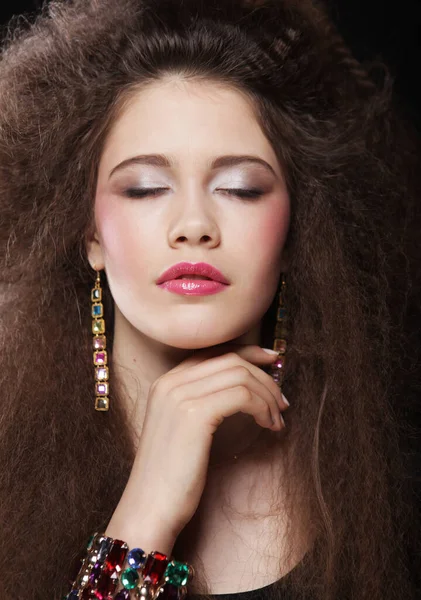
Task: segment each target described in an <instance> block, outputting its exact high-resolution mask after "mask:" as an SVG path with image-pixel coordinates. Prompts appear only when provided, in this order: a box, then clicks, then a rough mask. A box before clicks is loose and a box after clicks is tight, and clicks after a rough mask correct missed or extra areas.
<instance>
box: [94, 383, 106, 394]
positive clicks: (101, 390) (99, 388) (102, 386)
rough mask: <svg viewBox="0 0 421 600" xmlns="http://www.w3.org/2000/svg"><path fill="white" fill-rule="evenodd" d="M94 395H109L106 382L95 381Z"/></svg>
mask: <svg viewBox="0 0 421 600" xmlns="http://www.w3.org/2000/svg"><path fill="white" fill-rule="evenodd" d="M95 393H96V394H97V396H108V394H109V385H108V383H106V382H102V383H100V382H99V381H97V383H96V384H95Z"/></svg>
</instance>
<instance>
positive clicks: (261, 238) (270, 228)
mask: <svg viewBox="0 0 421 600" xmlns="http://www.w3.org/2000/svg"><path fill="white" fill-rule="evenodd" d="M288 228H289V204H288V203H287V202H285V203H283V205H282V206H281V207H279V205H278V204H275V203H273V204H272V205H271V206H269V205H268V206H267V207H265V210H264V211H263V212H262V214H260V215H259V216H258V218H257V219H256V222H255V223H254V224H253V225H252V226H251V227H250V230H249V235H248V240H247V244H248V245H249V248H253V254H254V256H256V259H258V260H257V262H258V263H259V264H260V265H261V266H263V270H264V271H273V269H276V268H277V267H278V265H279V261H280V259H281V257H282V249H283V247H284V244H285V240H286V237H287V234H288Z"/></svg>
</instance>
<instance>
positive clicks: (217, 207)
mask: <svg viewBox="0 0 421 600" xmlns="http://www.w3.org/2000/svg"><path fill="white" fill-rule="evenodd" d="M3 47H4V49H3V55H2V62H1V67H0V68H1V77H2V86H1V92H0V93H1V99H0V108H1V110H0V115H1V116H0V119H1V121H0V123H1V128H0V131H1V143H0V149H1V150H0V151H1V158H0V165H1V192H0V193H1V196H0V197H1V211H2V213H1V222H2V242H3V248H2V254H1V256H2V265H1V273H2V281H3V287H4V307H3V315H4V320H3V329H4V333H3V341H4V351H3V353H2V359H3V365H2V370H1V372H2V377H4V379H3V380H2V391H3V395H2V409H1V414H2V419H1V436H0V440H1V446H0V450H1V451H0V456H1V461H2V462H1V468H0V472H1V486H0V506H1V513H2V519H1V522H2V541H3V543H2V545H1V546H2V550H1V552H2V558H3V561H2V564H3V565H5V566H4V567H3V591H2V598H3V599H4V600H8V599H9V598H14V599H16V598H19V599H22V600H23V599H25V600H28V599H29V598H43V599H45V598H47V597H48V598H62V597H63V594H67V593H68V592H69V589H70V587H69V585H70V584H74V582H75V578H76V574H77V572H78V569H79V568H82V569H83V568H86V566H87V565H86V564H85V565H82V567H81V565H80V563H79V562H78V561H76V571H75V573H72V574H71V573H70V571H71V565H72V563H73V562H74V559H75V558H76V557H77V555H78V554H80V553H82V557H85V558H86V545H87V540H88V537H89V536H91V534H93V533H94V532H98V533H102V534H104V535H105V536H106V538H110V539H111V540H122V541H123V542H125V543H126V546H125V548H126V550H127V549H134V548H135V547H140V548H141V549H142V550H144V552H145V554H148V553H150V552H152V551H153V550H156V551H159V552H161V553H164V554H166V555H168V556H170V555H171V556H173V557H174V558H175V559H176V560H178V561H180V562H185V563H186V564H187V565H190V567H192V568H191V569H190V570H189V581H188V584H187V586H185V587H184V588H183V589H182V590H179V593H180V594H181V596H182V595H183V594H185V593H186V591H187V593H189V594H191V595H195V594H201V595H204V594H206V593H209V594H211V595H215V594H218V595H219V594H233V593H241V592H242V593H244V594H245V596H244V598H246V597H247V592H250V591H251V590H262V592H263V593H264V594H265V595H267V596H269V595H271V594H272V595H273V596H274V597H277V598H281V597H282V598H286V597H288V598H314V599H320V600H321V599H323V600H329V599H336V598H341V599H342V600H343V599H345V598H351V597H352V598H354V599H358V600H362V599H366V598H367V599H368V598H370V600H380V599H381V600H388V599H392V598H393V599H396V598H412V597H415V596H413V595H412V594H413V593H414V590H413V587H412V586H411V582H410V575H409V572H408V562H407V559H406V555H405V552H404V549H403V547H402V540H403V539H404V536H405V535H407V533H408V531H409V529H410V527H411V525H413V523H412V522H411V520H410V517H409V516H408V517H407V516H406V514H407V512H408V511H406V510H405V509H406V504H405V503H406V502H407V500H406V499H405V500H404V493H403V492H402V486H403V479H404V466H405V465H404V462H403V459H402V456H401V455H400V452H399V445H398V431H397V418H396V416H395V412H394V406H393V400H394V398H393V393H392V390H393V388H392V387H391V382H392V380H393V372H392V368H391V363H390V356H391V354H392V353H393V352H395V350H396V349H397V348H398V347H399V344H400V343H401V341H402V340H401V338H400V337H399V335H400V334H399V329H398V328H397V327H396V326H395V324H396V320H395V319H392V316H391V305H392V301H393V299H394V297H393V295H392V292H391V291H390V286H389V283H388V278H389V277H390V275H391V271H393V274H394V276H395V273H396V274H401V273H402V279H399V278H398V279H395V280H394V281H395V284H396V285H395V287H396V288H397V289H398V290H399V291H400V293H406V289H407V285H408V283H407V280H406V275H405V271H404V269H402V268H401V267H402V265H404V263H405V244H406V240H407V238H405V237H404V229H405V226H406V224H407V223H408V221H409V219H410V218H412V213H411V212H410V208H411V195H410V190H409V188H408V181H407V178H406V177H405V174H404V171H403V170H402V165H405V164H406V163H405V152H404V147H403V145H401V146H399V148H400V151H399V152H398V153H396V151H392V150H394V144H396V143H398V142H399V137H398V136H399V130H396V128H395V124H394V119H393V117H392V114H391V109H390V105H391V101H390V89H389V87H388V86H387V84H385V85H383V86H378V87H376V86H375V85H374V84H373V83H372V82H371V80H370V79H369V77H368V75H367V74H366V73H365V72H364V71H363V69H362V67H360V66H359V65H358V64H357V63H356V62H355V61H353V60H352V59H351V57H350V56H349V54H347V53H346V51H345V50H344V48H343V45H342V44H341V42H340V40H339V39H338V37H337V36H336V35H334V34H333V33H332V29H331V27H330V25H328V23H327V20H326V18H325V17H324V13H323V12H322V11H321V10H320V9H316V8H315V7H313V6H312V5H310V4H309V3H307V2H302V1H300V2H298V1H294V0H277V1H275V0H272V1H270V0H268V1H267V2H251V1H248V2H247V1H246V0H243V1H242V2H241V1H235V2H231V3H225V2H220V1H217V0H215V1H208V2H206V3H200V2H197V0H191V1H190V0H189V1H183V2H178V1H175V0H161V1H155V2H154V1H153V0H144V1H139V0H121V1H120V2H118V3H116V2H114V0H102V1H101V2H97V1H96V0H90V1H86V0H83V1H82V0H75V1H73V2H67V3H64V2H60V1H55V2H51V3H50V4H49V7H48V8H47V7H45V8H44V11H43V14H42V15H40V16H39V18H38V19H37V21H36V22H35V23H34V24H32V25H30V26H28V27H27V26H25V25H22V24H21V25H20V26H15V28H14V29H13V30H9V33H8V36H7V37H6V38H5V40H4V44H3ZM403 198H405V207H406V210H402V199H403ZM180 262H181V263H183V262H184V263H185V262H187V263H188V264H187V266H186V265H182V266H181V267H180V268H179V269H178V270H175V271H173V272H169V273H166V271H167V270H168V268H169V267H170V266H174V265H176V264H178V263H180ZM198 263H207V264H208V265H210V266H211V267H213V268H214V270H209V266H208V267H206V268H205V269H202V270H201V271H200V269H199V271H197V270H195V269H196V268H197V267H198V266H199V267H200V265H198ZM192 265H193V269H192ZM202 266H203V265H202ZM215 269H217V271H215ZM183 276H184V277H186V276H187V278H188V281H186V282H184V283H182V282H177V277H183ZM197 276H199V277H202V278H204V277H205V278H206V277H209V278H211V279H213V280H214V281H213V282H207V283H204V282H203V281H202V282H196V281H195V279H196V277H197ZM91 289H92V290H93V291H92V296H91ZM400 314H401V313H399V315H398V316H400ZM93 340H94V346H92V343H93ZM280 340H282V341H280ZM263 347H265V348H268V349H272V350H273V349H275V350H276V352H275V354H273V353H272V355H271V354H269V353H267V352H265V351H264V350H263ZM285 350H286V353H285ZM93 352H94V354H93ZM106 353H107V354H106ZM93 356H94V360H93V359H92V357H93ZM93 363H94V364H93ZM94 373H95V376H94ZM281 383H282V384H283V385H282V390H283V391H284V392H285V396H283V394H282V393H281V390H280V385H281ZM286 398H288V400H289V403H290V407H289V408H288V404H287V402H288V401H286ZM280 415H281V416H283V419H284V423H282V421H281V419H280ZM398 490H399V491H398ZM98 539H99V538H95V543H97V541H98ZM92 543H94V542H93V541H92V539H90V542H89V545H88V549H89V548H91V544H92ZM116 547H117V546H116ZM11 555H13V556H14V559H13V562H11V561H10V556H11ZM6 558H7V559H8V560H7V561H6ZM102 558H103V559H104V556H102ZM88 567H89V568H88V572H90V573H91V572H92V569H93V568H95V565H93V564H90V565H88ZM125 567H127V564H126V565H125ZM101 568H105V567H101ZM89 569H90V571H89ZM193 570H194V577H193V578H192V577H191V575H192V574H193ZM80 573H81V571H79V574H80ZM133 577H134V576H133ZM94 579H95V578H94ZM139 581H140V582H141V580H139ZM114 583H116V582H114ZM116 585H117V584H116ZM89 586H91V589H92V594H94V591H93V590H94V589H95V583H92V585H91V583H90V582H88V581H87V580H86V581H84V582H83V583H80V586H79V588H78V589H76V587H77V586H75V585H73V595H69V596H67V595H66V597H69V598H70V597H71V598H76V597H81V598H82V597H83V598H88V597H89V598H90V597H92V598H93V597H95V598H97V597H107V596H106V595H104V596H102V595H101V594H99V592H98V594H97V595H90V594H91V592H88V589H89ZM123 587H125V588H126V591H124V590H123ZM129 587H130V586H129V585H128V584H127V585H125V584H124V582H123V580H122V579H121V580H120V581H119V582H118V587H114V588H113V593H114V595H112V596H109V597H118V598H127V597H137V596H135V595H134V594H135V590H136V589H138V591H139V589H140V584H139V585H136V586H135V587H133V588H132V591H131V592H129V591H128V590H129ZM82 588H84V591H83V593H82ZM262 588H263V589H262ZM145 589H146V588H145ZM166 589H167V588H166ZM168 589H169V588H168ZM156 591H157V590H156V589H155V592H156ZM161 593H163V592H161ZM118 594H119V595H118ZM130 594H131V595H130Z"/></svg>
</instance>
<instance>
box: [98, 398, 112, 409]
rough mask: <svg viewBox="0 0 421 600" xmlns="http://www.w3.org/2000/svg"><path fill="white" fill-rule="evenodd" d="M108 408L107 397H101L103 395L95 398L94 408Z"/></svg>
mask: <svg viewBox="0 0 421 600" xmlns="http://www.w3.org/2000/svg"><path fill="white" fill-rule="evenodd" d="M108 409H109V402H108V398H103V397H99V398H95V410H108Z"/></svg>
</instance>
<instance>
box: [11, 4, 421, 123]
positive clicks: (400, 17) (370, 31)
mask: <svg viewBox="0 0 421 600" xmlns="http://www.w3.org/2000/svg"><path fill="white" fill-rule="evenodd" d="M116 2H118V0H116ZM327 2H328V5H329V7H330V12H331V15H332V17H333V20H334V21H335V23H336V25H337V26H338V29H339V31H340V33H341V34H342V35H343V37H344V39H345V41H346V42H347V44H348V46H349V47H350V48H351V50H352V51H353V53H354V55H355V57H356V58H358V59H360V60H361V59H372V58H374V59H381V60H383V61H384V62H385V63H386V64H387V66H388V67H389V69H390V71H391V72H392V74H393V75H394V76H395V78H396V80H395V81H396V83H395V89H396V92H397V96H398V100H399V102H400V103H401V104H402V105H403V107H404V110H405V112H406V113H407V114H408V115H410V119H411V120H412V122H413V124H414V126H415V127H416V128H417V130H418V131H419V132H420V133H421V91H420V90H421V85H420V84H419V83H418V79H419V77H420V76H421V64H420V63H421V42H420V39H421V0H398V1H397V2H396V0H395V1H394V2H387V0H327ZM41 4H42V0H31V1H30V0H3V1H2V2H1V14H0V23H2V24H5V23H6V22H7V21H8V20H9V19H10V18H11V17H12V16H13V15H17V14H25V15H26V16H27V17H28V18H29V19H31V18H32V16H33V15H35V14H36V11H37V10H38V9H39V7H40V6H41Z"/></svg>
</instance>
